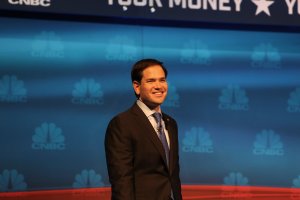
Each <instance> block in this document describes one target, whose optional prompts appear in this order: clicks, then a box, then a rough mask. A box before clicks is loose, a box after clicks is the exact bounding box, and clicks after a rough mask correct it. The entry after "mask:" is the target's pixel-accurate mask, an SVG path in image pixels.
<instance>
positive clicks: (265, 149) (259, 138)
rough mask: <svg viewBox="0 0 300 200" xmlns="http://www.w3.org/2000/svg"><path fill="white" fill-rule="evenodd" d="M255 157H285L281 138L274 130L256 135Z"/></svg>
mask: <svg viewBox="0 0 300 200" xmlns="http://www.w3.org/2000/svg"><path fill="white" fill-rule="evenodd" d="M253 154H254V155H267V156H283V155H284V150H283V144H282V142H281V140H280V136H279V135H278V134H276V133H275V132H274V131H273V130H263V131H262V132H260V133H258V134H257V135H256V140H255V142H254V148H253Z"/></svg>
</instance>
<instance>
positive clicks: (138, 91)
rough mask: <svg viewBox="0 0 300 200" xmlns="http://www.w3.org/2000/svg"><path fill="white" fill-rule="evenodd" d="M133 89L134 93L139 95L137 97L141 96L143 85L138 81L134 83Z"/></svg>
mask: <svg viewBox="0 0 300 200" xmlns="http://www.w3.org/2000/svg"><path fill="white" fill-rule="evenodd" d="M132 87H133V89H134V92H135V93H136V94H137V95H140V87H141V84H140V83H139V82H138V81H133V82H132Z"/></svg>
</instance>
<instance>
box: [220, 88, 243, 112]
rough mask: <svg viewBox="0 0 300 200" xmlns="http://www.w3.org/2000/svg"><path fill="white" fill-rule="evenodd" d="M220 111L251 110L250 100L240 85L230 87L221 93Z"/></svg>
mask: <svg viewBox="0 0 300 200" xmlns="http://www.w3.org/2000/svg"><path fill="white" fill-rule="evenodd" d="M219 109H221V110H243V111H247V110H249V99H248V97H247V96H246V92H245V90H243V89H241V88H240V86H239V85H228V86H227V87H226V88H225V89H223V90H222V91H221V96H220V97H219Z"/></svg>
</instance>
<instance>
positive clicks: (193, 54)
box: [180, 40, 211, 65]
mask: <svg viewBox="0 0 300 200" xmlns="http://www.w3.org/2000/svg"><path fill="white" fill-rule="evenodd" d="M180 62H181V63H182V64H194V65H209V64H210V63H211V53H210V51H209V50H208V48H207V46H206V45H205V44H204V43H203V42H202V41H200V40H190V41H188V42H186V43H185V44H184V47H183V49H182V50H181V58H180Z"/></svg>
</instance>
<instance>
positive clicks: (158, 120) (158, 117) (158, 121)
mask: <svg viewBox="0 0 300 200" xmlns="http://www.w3.org/2000/svg"><path fill="white" fill-rule="evenodd" d="M152 115H153V117H154V118H155V120H156V123H158V124H160V122H161V114H160V113H159V112H155V113H153V114H152Z"/></svg>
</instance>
